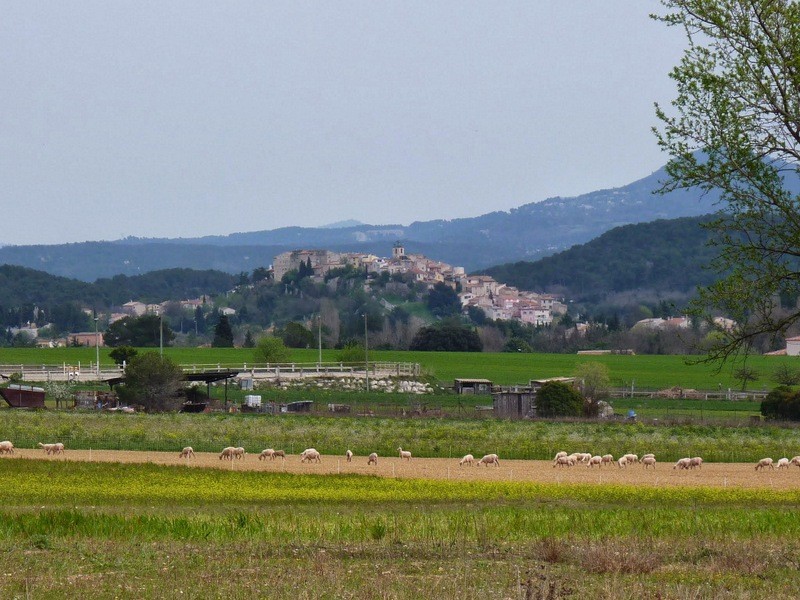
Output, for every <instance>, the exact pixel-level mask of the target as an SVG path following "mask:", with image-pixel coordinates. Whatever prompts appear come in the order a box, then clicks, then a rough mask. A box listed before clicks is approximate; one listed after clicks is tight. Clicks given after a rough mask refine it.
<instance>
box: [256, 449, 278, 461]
mask: <svg viewBox="0 0 800 600" xmlns="http://www.w3.org/2000/svg"><path fill="white" fill-rule="evenodd" d="M274 454H275V450H273V449H272V448H264V449H263V450H262V451H261V454H259V455H258V460H267V459H268V458H272V457H273V455H274Z"/></svg>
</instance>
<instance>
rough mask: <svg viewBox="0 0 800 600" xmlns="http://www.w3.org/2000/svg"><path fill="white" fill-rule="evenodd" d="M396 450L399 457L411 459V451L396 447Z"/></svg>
mask: <svg viewBox="0 0 800 600" xmlns="http://www.w3.org/2000/svg"><path fill="white" fill-rule="evenodd" d="M397 451H398V452H399V453H400V458H401V459H402V458H405V459H406V460H409V461H410V460H411V452H409V451H408V450H403V449H402V448H398V449H397Z"/></svg>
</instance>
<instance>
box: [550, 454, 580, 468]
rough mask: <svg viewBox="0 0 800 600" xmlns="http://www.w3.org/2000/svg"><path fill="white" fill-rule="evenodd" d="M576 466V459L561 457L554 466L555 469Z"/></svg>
mask: <svg viewBox="0 0 800 600" xmlns="http://www.w3.org/2000/svg"><path fill="white" fill-rule="evenodd" d="M574 464H575V459H574V458H572V457H571V456H559V457H558V458H557V459H556V461H555V464H553V468H554V469H555V468H556V467H571V466H573V465H574Z"/></svg>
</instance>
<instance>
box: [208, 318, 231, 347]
mask: <svg viewBox="0 0 800 600" xmlns="http://www.w3.org/2000/svg"><path fill="white" fill-rule="evenodd" d="M211 346H212V347H213V348H233V329H231V323H230V321H229V320H228V317H227V315H222V314H221V315H219V319H218V320H217V324H216V326H215V327H214V339H213V340H212V341H211Z"/></svg>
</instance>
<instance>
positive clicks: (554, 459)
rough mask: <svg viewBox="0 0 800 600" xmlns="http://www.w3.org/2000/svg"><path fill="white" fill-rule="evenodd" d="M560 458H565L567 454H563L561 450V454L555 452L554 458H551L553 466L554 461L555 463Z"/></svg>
mask: <svg viewBox="0 0 800 600" xmlns="http://www.w3.org/2000/svg"><path fill="white" fill-rule="evenodd" d="M562 456H567V453H566V452H564V451H563V450H562V451H561V452H556V455H555V457H554V458H553V464H555V462H556V461H557V460H558V459H559V458H561V457H562Z"/></svg>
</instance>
